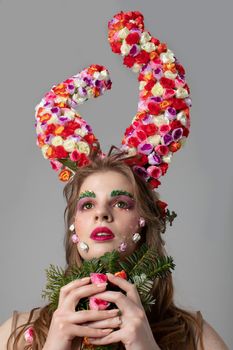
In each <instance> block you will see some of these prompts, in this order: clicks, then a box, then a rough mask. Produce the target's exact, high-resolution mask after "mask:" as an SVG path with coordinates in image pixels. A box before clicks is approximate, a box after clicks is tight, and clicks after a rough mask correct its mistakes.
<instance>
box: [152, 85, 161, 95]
mask: <svg viewBox="0 0 233 350" xmlns="http://www.w3.org/2000/svg"><path fill="white" fill-rule="evenodd" d="M163 91H164V89H163V87H162V85H161V84H160V83H156V84H155V85H154V86H153V88H152V89H151V92H152V94H153V95H154V96H162V95H163Z"/></svg>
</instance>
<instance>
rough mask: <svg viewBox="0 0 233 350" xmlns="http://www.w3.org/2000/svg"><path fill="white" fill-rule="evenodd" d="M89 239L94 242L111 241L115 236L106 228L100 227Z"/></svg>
mask: <svg viewBox="0 0 233 350" xmlns="http://www.w3.org/2000/svg"><path fill="white" fill-rule="evenodd" d="M90 237H91V239H93V240H94V241H107V240H110V239H113V238H114V237H115V235H114V233H113V232H112V231H111V230H110V229H109V228H108V227H105V226H100V227H96V228H95V229H94V230H93V231H92V233H91V236H90Z"/></svg>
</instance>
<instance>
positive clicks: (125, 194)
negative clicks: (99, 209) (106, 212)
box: [111, 190, 134, 199]
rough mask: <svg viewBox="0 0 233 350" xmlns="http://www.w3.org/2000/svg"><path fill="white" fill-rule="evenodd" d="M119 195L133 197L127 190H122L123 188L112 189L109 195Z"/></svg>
mask: <svg viewBox="0 0 233 350" xmlns="http://www.w3.org/2000/svg"><path fill="white" fill-rule="evenodd" d="M121 195H123V196H128V197H130V198H132V199H134V197H133V195H132V193H130V192H128V191H124V190H113V191H112V192H111V197H116V196H121Z"/></svg>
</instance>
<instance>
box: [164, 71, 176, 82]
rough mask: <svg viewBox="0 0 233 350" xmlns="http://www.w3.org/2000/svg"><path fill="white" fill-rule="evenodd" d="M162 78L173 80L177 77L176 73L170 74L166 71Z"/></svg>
mask: <svg viewBox="0 0 233 350" xmlns="http://www.w3.org/2000/svg"><path fill="white" fill-rule="evenodd" d="M164 76H165V78H168V79H172V80H174V79H175V78H176V77H177V73H172V72H171V71H170V70H166V72H165V73H164Z"/></svg>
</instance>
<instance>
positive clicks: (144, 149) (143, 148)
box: [138, 143, 153, 154]
mask: <svg viewBox="0 0 233 350" xmlns="http://www.w3.org/2000/svg"><path fill="white" fill-rule="evenodd" d="M152 150H153V146H152V145H151V144H150V143H140V144H139V145H138V151H139V152H140V153H143V154H150V153H151V151H152Z"/></svg>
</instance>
